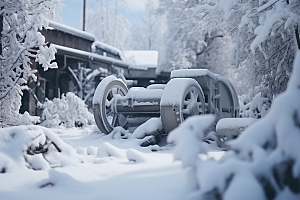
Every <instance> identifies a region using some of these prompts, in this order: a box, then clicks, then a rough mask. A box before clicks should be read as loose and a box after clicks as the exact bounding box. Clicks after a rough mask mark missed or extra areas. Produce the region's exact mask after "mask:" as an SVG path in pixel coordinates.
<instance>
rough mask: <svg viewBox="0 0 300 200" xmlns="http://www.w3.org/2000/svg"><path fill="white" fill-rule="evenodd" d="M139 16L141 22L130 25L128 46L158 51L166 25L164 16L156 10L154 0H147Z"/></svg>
mask: <svg viewBox="0 0 300 200" xmlns="http://www.w3.org/2000/svg"><path fill="white" fill-rule="evenodd" d="M140 16H141V23H140V24H133V25H132V27H131V30H130V44H129V45H128V46H129V48H130V49H134V50H157V51H160V49H161V46H162V45H161V44H162V39H163V34H164V32H165V30H166V27H165V16H164V15H160V14H159V13H158V12H157V5H156V1H154V0H148V1H147V2H146V4H145V8H144V10H143V11H142V12H141V13H140Z"/></svg>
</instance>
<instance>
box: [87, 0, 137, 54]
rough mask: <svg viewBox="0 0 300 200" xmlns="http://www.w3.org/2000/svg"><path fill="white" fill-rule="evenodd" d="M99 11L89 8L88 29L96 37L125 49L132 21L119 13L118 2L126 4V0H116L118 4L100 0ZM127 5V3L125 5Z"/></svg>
mask: <svg viewBox="0 0 300 200" xmlns="http://www.w3.org/2000/svg"><path fill="white" fill-rule="evenodd" d="M98 2H99V8H98V9H97V11H94V10H92V9H88V10H87V20H86V30H87V31H88V32H90V33H93V34H94V35H95V36H96V39H97V40H99V41H101V42H104V43H106V44H109V45H111V46H114V47H117V48H118V49H124V48H125V45H126V39H127V37H128V34H129V32H128V27H129V26H130V25H131V24H130V22H129V21H128V20H127V19H126V18H125V17H124V16H123V15H121V14H118V10H117V9H118V2H120V3H122V5H124V4H126V1H125V0H122V1H121V0H119V1H116V4H115V5H114V4H112V3H109V2H108V1H107V0H99V1H98ZM124 6H125V5H124Z"/></svg>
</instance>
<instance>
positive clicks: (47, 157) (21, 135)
mask: <svg viewBox="0 0 300 200" xmlns="http://www.w3.org/2000/svg"><path fill="white" fill-rule="evenodd" d="M57 136H58V137H57ZM47 138H48V139H50V140H51V141H53V142H54V143H55V144H56V146H57V148H56V147H55V146H54V145H53V144H52V143H50V142H49V140H48V144H50V145H49V147H48V152H45V153H40V154H36V155H30V152H29V151H28V150H27V151H26V149H27V148H28V146H32V148H31V149H32V150H34V149H36V148H33V147H36V146H38V145H39V143H41V144H44V143H45V142H46V141H47ZM145 139H147V138H145ZM145 139H144V140H145ZM142 142H143V139H136V138H135V137H131V133H129V132H128V131H125V130H124V129H122V128H116V129H115V130H114V131H113V132H112V133H111V134H109V135H105V134H103V133H100V132H99V131H98V129H97V128H96V126H87V127H85V128H81V129H79V128H68V129H66V128H56V129H53V128H52V129H50V128H45V127H41V126H33V125H29V126H17V127H9V128H3V129H2V130H0V171H1V173H0V199H1V200H13V199H35V198H42V199H43V200H46V199H49V200H50V199H80V200H83V199H104V200H106V199H111V200H113V199H116V200H119V199H130V200H134V199H144V200H146V199H149V200H153V199H156V200H159V199H161V200H168V199H169V200H182V199H185V198H186V197H187V196H188V194H189V193H190V192H191V190H192V189H193V188H192V187H191V186H190V185H189V182H188V180H187V177H186V170H185V169H183V168H182V166H181V162H180V161H174V159H173V150H174V147H173V146H171V145H165V146H161V147H160V146H158V145H154V146H148V147H141V146H140V144H141V143H142ZM58 149H60V151H61V152H58ZM28 152H29V153H28ZM58 154H60V155H59V156H58ZM223 154H224V153H223V152H222V151H215V152H213V151H212V152H210V153H209V154H208V156H203V157H204V159H205V158H207V157H214V158H216V159H219V158H220V157H221V156H222V155H223ZM42 155H43V156H42ZM33 168H34V169H38V170H34V169H33Z"/></svg>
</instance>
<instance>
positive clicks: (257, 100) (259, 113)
mask: <svg viewBox="0 0 300 200" xmlns="http://www.w3.org/2000/svg"><path fill="white" fill-rule="evenodd" d="M270 106H271V100H270V99H269V98H267V97H263V95H262V94H261V92H260V93H258V94H256V95H255V96H254V98H253V100H252V101H251V102H249V103H247V104H246V105H243V106H242V109H241V114H240V116H241V117H251V118H256V119H260V118H262V117H263V116H265V115H266V114H267V112H268V110H269V108H270Z"/></svg>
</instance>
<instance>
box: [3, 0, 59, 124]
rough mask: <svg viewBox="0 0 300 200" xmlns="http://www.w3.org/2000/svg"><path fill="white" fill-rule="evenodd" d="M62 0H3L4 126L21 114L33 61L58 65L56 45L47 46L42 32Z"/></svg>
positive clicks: (49, 65)
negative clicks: (23, 90) (22, 86)
mask: <svg viewBox="0 0 300 200" xmlns="http://www.w3.org/2000/svg"><path fill="white" fill-rule="evenodd" d="M59 2H60V0H43V1H41V0H2V1H1V2H0V15H2V16H3V31H2V35H1V36H2V37H1V42H2V55H1V57H0V67H1V68H0V100H1V101H0V112H1V113H0V126H5V125H9V124H15V123H16V122H17V121H18V120H19V118H20V115H19V108H20V105H21V96H22V91H21V88H20V86H21V85H23V84H26V82H27V80H28V78H29V77H32V78H33V79H34V80H35V79H36V76H35V75H34V73H35V71H33V70H32V69H31V64H32V62H37V63H39V64H40V65H42V66H43V68H44V70H47V69H48V68H56V67H57V65H56V63H52V62H51V61H52V60H54V55H55V48H54V47H53V46H47V45H46V43H45V38H44V37H43V36H42V34H41V33H40V32H39V31H40V30H42V29H43V28H47V27H48V20H47V18H51V17H52V16H53V15H54V12H55V7H56V5H59Z"/></svg>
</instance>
